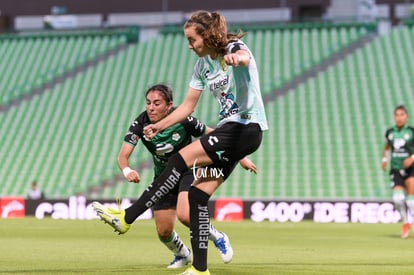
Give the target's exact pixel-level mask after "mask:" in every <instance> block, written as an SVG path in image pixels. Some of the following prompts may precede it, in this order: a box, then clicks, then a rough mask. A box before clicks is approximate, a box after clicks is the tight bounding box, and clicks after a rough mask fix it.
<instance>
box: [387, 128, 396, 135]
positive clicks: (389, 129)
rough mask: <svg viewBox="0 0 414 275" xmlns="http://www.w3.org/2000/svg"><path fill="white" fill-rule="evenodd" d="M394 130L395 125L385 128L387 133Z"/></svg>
mask: <svg viewBox="0 0 414 275" xmlns="http://www.w3.org/2000/svg"><path fill="white" fill-rule="evenodd" d="M393 130H394V127H390V128H387V130H385V135H388V134H389V133H391V132H392V131H393Z"/></svg>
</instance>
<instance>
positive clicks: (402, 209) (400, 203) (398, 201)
mask: <svg viewBox="0 0 414 275" xmlns="http://www.w3.org/2000/svg"><path fill="white" fill-rule="evenodd" d="M392 200H393V202H394V205H395V208H396V209H397V210H398V212H399V213H400V216H401V221H402V223H403V226H402V229H401V238H403V239H405V238H407V237H408V235H409V233H410V224H409V223H408V217H407V207H406V203H405V193H404V190H403V189H401V188H394V189H393V192H392Z"/></svg>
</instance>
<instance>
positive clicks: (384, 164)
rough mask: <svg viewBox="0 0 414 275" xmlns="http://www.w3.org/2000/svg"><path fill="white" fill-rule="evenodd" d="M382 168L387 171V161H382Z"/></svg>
mask: <svg viewBox="0 0 414 275" xmlns="http://www.w3.org/2000/svg"><path fill="white" fill-rule="evenodd" d="M381 168H382V170H384V171H385V170H386V169H387V162H386V161H382V162H381Z"/></svg>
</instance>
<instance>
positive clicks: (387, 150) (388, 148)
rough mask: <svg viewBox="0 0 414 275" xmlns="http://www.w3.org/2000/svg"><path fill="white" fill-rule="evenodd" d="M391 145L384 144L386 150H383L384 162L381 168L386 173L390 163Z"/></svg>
mask: <svg viewBox="0 0 414 275" xmlns="http://www.w3.org/2000/svg"><path fill="white" fill-rule="evenodd" d="M390 148H391V147H390V145H389V144H388V143H386V144H384V150H382V161H381V168H382V170H384V171H385V169H387V163H388V152H389V150H390Z"/></svg>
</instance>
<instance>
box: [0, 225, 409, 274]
mask: <svg viewBox="0 0 414 275" xmlns="http://www.w3.org/2000/svg"><path fill="white" fill-rule="evenodd" d="M212 222H213V223H214V225H215V226H216V227H217V228H218V229H220V230H223V231H225V232H226V233H228V235H229V237H230V240H231V242H232V245H233V249H234V252H235V253H234V258H233V261H232V262H231V263H230V264H223V263H222V262H221V259H220V256H219V254H218V252H217V251H216V248H215V247H214V245H212V244H211V242H210V246H209V270H210V272H211V274H217V275H219V274H220V275H226V274H232V275H236V274H237V275H239V274H414V238H413V237H412V236H410V238H408V239H406V240H402V239H401V238H400V237H399V232H400V227H401V224H350V223H347V224H334V223H328V224H319V223H313V222H310V221H306V222H301V223H276V222H275V223H271V222H262V223H254V222H251V221H243V222H236V223H225V222H220V223H219V222H216V221H212ZM176 229H177V232H178V233H179V234H180V235H181V237H182V239H183V240H184V242H185V243H186V244H187V245H190V242H189V234H188V230H187V229H186V228H185V227H184V226H182V225H181V224H179V223H177V228H176ZM0 253H1V254H0V274H73V273H79V274H179V273H180V272H182V271H183V269H180V270H167V269H166V268H165V267H166V265H167V264H168V263H169V262H170V261H171V260H172V255H171V253H170V252H169V251H167V249H166V248H165V247H164V246H163V245H162V244H161V243H160V242H159V241H158V238H157V236H156V233H155V228H154V222H153V221H152V220H149V221H148V220H147V221H137V222H135V223H134V225H133V226H132V227H131V229H130V231H129V232H128V233H127V234H125V235H121V236H118V235H116V234H115V233H113V232H112V231H111V228H110V227H109V226H108V225H104V224H103V222H101V221H99V220H91V221H82V220H52V219H50V218H47V219H44V220H37V219H34V218H24V219H0Z"/></svg>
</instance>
